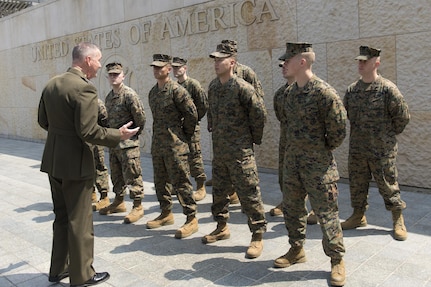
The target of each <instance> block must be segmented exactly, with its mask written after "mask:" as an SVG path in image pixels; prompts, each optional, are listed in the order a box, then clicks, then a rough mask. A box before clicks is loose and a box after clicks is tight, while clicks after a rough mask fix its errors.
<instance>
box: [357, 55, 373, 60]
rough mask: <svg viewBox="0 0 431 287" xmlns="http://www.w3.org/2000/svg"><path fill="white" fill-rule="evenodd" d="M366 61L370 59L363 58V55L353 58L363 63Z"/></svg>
mask: <svg viewBox="0 0 431 287" xmlns="http://www.w3.org/2000/svg"><path fill="white" fill-rule="evenodd" d="M368 59H370V57H368V56H365V55H359V56H357V57H356V58H355V60H364V61H366V60H368Z"/></svg>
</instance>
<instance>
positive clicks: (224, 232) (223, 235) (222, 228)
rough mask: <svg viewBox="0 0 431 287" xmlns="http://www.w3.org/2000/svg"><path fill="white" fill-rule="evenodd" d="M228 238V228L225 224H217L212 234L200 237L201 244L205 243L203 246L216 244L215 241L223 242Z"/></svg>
mask: <svg viewBox="0 0 431 287" xmlns="http://www.w3.org/2000/svg"><path fill="white" fill-rule="evenodd" d="M229 238H230V231H229V228H228V227H227V223H226V222H219V223H217V228H216V229H215V230H214V231H213V232H211V233H210V234H208V235H205V236H204V237H202V243H205V244H207V243H213V242H216V241H217V240H224V239H229Z"/></svg>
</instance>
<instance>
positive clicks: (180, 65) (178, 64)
mask: <svg viewBox="0 0 431 287" xmlns="http://www.w3.org/2000/svg"><path fill="white" fill-rule="evenodd" d="M184 65H185V64H180V63H172V64H171V66H173V67H182V66H184Z"/></svg>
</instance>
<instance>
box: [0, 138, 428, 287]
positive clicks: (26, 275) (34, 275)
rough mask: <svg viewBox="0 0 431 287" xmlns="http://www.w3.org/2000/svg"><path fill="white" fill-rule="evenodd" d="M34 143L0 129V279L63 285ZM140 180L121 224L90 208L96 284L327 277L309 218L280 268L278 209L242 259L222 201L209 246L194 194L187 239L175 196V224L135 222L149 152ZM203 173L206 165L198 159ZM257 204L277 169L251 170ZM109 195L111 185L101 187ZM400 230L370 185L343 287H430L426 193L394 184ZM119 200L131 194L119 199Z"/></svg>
mask: <svg viewBox="0 0 431 287" xmlns="http://www.w3.org/2000/svg"><path fill="white" fill-rule="evenodd" d="M42 150H43V144H40V143H34V142H27V141H18V140H10V139H4V138H0V183H1V184H0V198H1V200H0V212H1V213H0V286H1V287H9V286H19V287H24V286H31V287H35V286H36V287H44V286H69V284H68V282H69V281H68V279H64V280H63V281H62V282H61V283H60V284H51V283H49V282H48V277H47V272H48V269H49V260H50V251H51V236H52V221H53V219H54V215H53V213H52V203H51V197H50V191H49V184H48V179H47V176H46V174H44V173H41V172H40V171H39V168H40V158H41V154H42ZM142 167H143V175H144V181H145V194H146V195H145V199H144V208H145V216H144V218H143V219H141V220H140V221H139V222H137V223H136V224H132V225H126V224H122V219H123V217H124V215H125V214H116V215H112V216H101V215H99V214H98V213H94V228H95V260H94V266H95V268H96V270H98V271H108V272H109V273H110V274H111V279H110V280H108V281H107V282H105V283H103V284H100V285H99V286H102V287H103V286H104V287H107V286H116V287H132V286H133V287H134V286H139V287H141V286H175V287H177V286H178V287H180V286H187V287H194V286H196V287H202V286H304V287H305V286H307V287H313V286H316V287H317V286H328V284H329V280H328V279H329V271H330V261H329V258H328V257H326V256H325V255H324V253H323V250H322V246H321V232H320V228H319V225H314V226H309V227H308V229H307V242H306V245H305V250H306V254H307V259H308V261H307V262H306V263H304V264H297V265H294V266H292V267H289V268H285V269H275V268H273V267H272V266H273V261H274V259H275V258H277V257H278V256H280V255H283V254H284V253H285V252H287V250H288V249H289V244H288V237H287V231H286V229H285V227H284V223H283V219H282V218H281V217H271V216H269V214H268V216H267V219H268V221H269V223H268V231H267V233H266V234H265V236H264V238H265V240H264V251H263V254H262V256H261V257H259V258H257V259H254V260H249V259H246V258H244V254H245V251H246V248H247V247H248V244H249V241H250V238H251V234H250V233H249V231H248V228H247V224H246V221H247V219H246V217H245V216H244V214H242V213H241V209H240V207H239V206H238V205H234V206H232V207H231V211H232V212H231V219H230V221H229V226H230V229H231V238H230V239H229V240H225V241H219V242H217V243H214V244H211V245H204V244H202V243H201V237H202V236H204V235H205V234H207V233H209V232H211V231H212V230H213V229H214V228H215V226H216V224H215V223H214V222H213V220H212V217H211V213H210V210H211V188H209V189H208V191H209V196H207V197H206V198H205V199H204V200H203V201H202V202H199V214H198V217H199V227H200V228H199V232H198V233H195V234H194V235H192V236H191V237H190V238H186V239H183V240H178V239H175V238H174V233H175V230H176V229H177V228H178V227H179V226H181V225H182V224H183V223H184V220H185V217H184V215H183V214H182V213H181V209H180V205H179V204H178V202H175V205H174V213H175V220H176V222H175V224H174V225H170V226H166V227H162V228H160V229H156V230H148V229H146V228H145V223H146V221H147V220H149V219H152V218H154V217H156V216H157V215H158V214H159V207H158V202H157V199H156V196H155V192H154V186H153V183H152V165H151V158H149V157H147V156H143V157H142ZM206 169H207V173H208V174H210V170H211V167H210V166H206ZM260 178H261V189H262V195H263V199H264V202H265V209H266V210H267V211H269V209H270V208H271V207H273V206H274V205H276V204H277V203H278V202H279V200H280V198H281V195H280V191H279V189H278V184H277V175H276V174H273V173H272V174H271V173H260ZM339 188H340V198H339V206H340V217H341V218H342V219H346V218H347V217H348V216H349V215H350V213H351V208H350V204H349V191H348V185H346V184H342V183H340V184H339ZM110 197H111V198H112V197H113V194H112V193H110ZM402 197H403V199H404V200H405V201H406V202H407V205H408V209H406V211H405V213H404V214H405V218H406V225H407V228H408V231H409V238H408V240H407V241H404V242H398V241H395V240H394V239H393V238H392V236H391V225H392V223H391V215H390V213H389V212H387V211H385V210H384V207H383V201H382V199H381V197H380V195H379V194H378V192H377V190H376V189H375V188H371V191H370V209H369V210H368V212H367V219H368V222H369V225H368V226H367V227H364V228H360V229H358V230H349V231H345V232H344V240H345V245H346V249H347V252H346V256H345V261H346V267H347V284H346V286H358V287H359V286H361V287H363V286H388V287H393V286H403V287H405V286H412V287H413V286H414V287H417V286H428V287H431V247H430V246H431V237H430V235H431V194H426V193H420V192H411V191H409V192H403V194H402ZM127 204H128V208H130V207H131V205H132V202H131V201H130V200H128V202H127Z"/></svg>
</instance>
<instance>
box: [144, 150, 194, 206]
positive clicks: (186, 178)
mask: <svg viewBox="0 0 431 287" xmlns="http://www.w3.org/2000/svg"><path fill="white" fill-rule="evenodd" d="M152 159H153V171H154V186H155V188H156V195H157V200H158V201H159V204H160V209H161V210H171V209H172V205H173V202H172V195H171V190H172V189H174V190H175V191H176V194H177V198H178V201H179V202H180V204H181V206H182V207H183V213H184V214H185V215H195V214H196V212H197V205H196V201H195V200H194V199H193V187H192V183H191V182H190V171H189V164H188V151H187V152H178V151H177V152H176V151H173V150H170V151H168V150H155V149H154V150H153V151H152Z"/></svg>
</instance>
